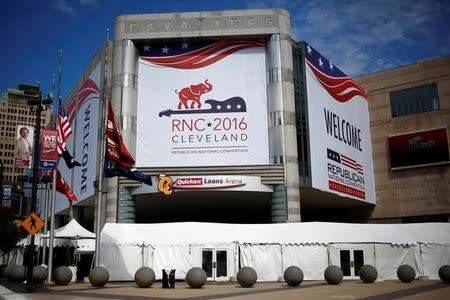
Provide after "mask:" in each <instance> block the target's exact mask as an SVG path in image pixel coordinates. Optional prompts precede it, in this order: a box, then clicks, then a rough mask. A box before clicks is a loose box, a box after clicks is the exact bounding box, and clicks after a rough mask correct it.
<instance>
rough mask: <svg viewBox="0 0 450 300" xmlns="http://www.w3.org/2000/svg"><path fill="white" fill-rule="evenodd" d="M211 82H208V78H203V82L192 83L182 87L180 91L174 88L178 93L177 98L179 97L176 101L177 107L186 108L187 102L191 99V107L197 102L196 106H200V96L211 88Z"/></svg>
mask: <svg viewBox="0 0 450 300" xmlns="http://www.w3.org/2000/svg"><path fill="white" fill-rule="evenodd" d="M212 87H213V86H212V84H210V83H208V79H206V80H205V83H203V82H202V83H199V84H193V85H191V86H188V87H185V88H182V89H181V91H180V92H178V91H177V90H175V93H177V94H178V98H180V102H178V109H182V108H185V109H188V108H189V106H188V102H189V101H191V107H190V108H194V106H195V104H197V108H201V107H202V103H201V102H200V96H201V95H203V94H205V93H208V92H210V91H211V90H212Z"/></svg>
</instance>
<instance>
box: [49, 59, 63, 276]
mask: <svg viewBox="0 0 450 300" xmlns="http://www.w3.org/2000/svg"><path fill="white" fill-rule="evenodd" d="M61 72H62V50H59V55H58V90H57V97H56V99H59V97H60V95H61ZM58 101H59V100H58ZM57 113H58V109H56V111H55V117H54V119H53V120H54V126H55V128H57V126H58V125H57V117H56V114H57ZM57 169H58V162H57V163H56V168H55V170H53V179H52V209H51V214H50V245H49V250H48V277H47V280H48V281H51V280H52V273H53V239H54V237H55V202H56V201H55V200H56V173H57V172H56V170H57Z"/></svg>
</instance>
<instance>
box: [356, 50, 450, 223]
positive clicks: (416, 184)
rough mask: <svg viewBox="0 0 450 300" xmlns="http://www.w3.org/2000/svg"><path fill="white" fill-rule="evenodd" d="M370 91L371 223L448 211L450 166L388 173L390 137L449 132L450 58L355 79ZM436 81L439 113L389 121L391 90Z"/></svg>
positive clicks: (449, 209)
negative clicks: (434, 130) (438, 130)
mask: <svg viewBox="0 0 450 300" xmlns="http://www.w3.org/2000/svg"><path fill="white" fill-rule="evenodd" d="M356 81H357V82H359V83H360V84H361V85H362V86H363V87H364V88H365V89H366V90H367V91H368V93H369V114H370V128H371V135H372V151H373V163H374V172H375V190H376V197H377V205H376V207H375V209H374V210H373V212H372V215H371V217H370V218H371V219H378V218H396V217H405V216H419V215H434V214H449V213H450V165H443V166H431V167H420V168H411V169H406V170H397V171H392V170H390V166H389V152H388V145H387V140H388V136H389V135H396V134H403V133H408V132H412V131H421V130H427V129H432V128H437V127H446V128H447V131H450V56H448V57H442V58H436V59H432V60H428V61H423V62H419V63H416V64H412V65H408V66H404V67H400V68H396V69H393V70H387V71H383V72H378V73H373V74H369V75H365V76H361V77H358V78H356ZM430 83H437V86H438V92H439V102H440V110H438V111H434V112H426V113H420V114H414V115H408V116H402V117H397V118H392V117H391V108H390V98H389V93H390V92H391V91H396V90H401V89H406V88H410V87H414V86H419V85H424V84H430Z"/></svg>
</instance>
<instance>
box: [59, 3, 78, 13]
mask: <svg viewBox="0 0 450 300" xmlns="http://www.w3.org/2000/svg"><path fill="white" fill-rule="evenodd" d="M56 9H57V10H59V11H60V12H62V13H65V14H68V15H73V14H74V13H75V10H74V8H73V6H71V5H70V4H69V3H68V2H67V0H58V1H57V2H56Z"/></svg>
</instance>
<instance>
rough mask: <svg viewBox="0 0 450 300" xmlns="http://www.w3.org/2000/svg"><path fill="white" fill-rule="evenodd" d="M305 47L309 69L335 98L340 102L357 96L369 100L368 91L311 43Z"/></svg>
mask: <svg viewBox="0 0 450 300" xmlns="http://www.w3.org/2000/svg"><path fill="white" fill-rule="evenodd" d="M305 47H306V52H305V61H306V65H307V66H308V69H309V70H310V71H311V73H312V74H313V76H314V77H315V78H316V80H317V81H318V82H319V83H320V85H322V87H323V88H324V89H325V90H327V92H328V93H329V94H330V95H331V96H332V97H333V98H334V99H336V100H337V101H339V102H347V101H349V100H350V99H352V98H353V97H355V96H361V97H363V98H365V99H366V100H367V97H368V96H367V92H366V90H364V89H363V88H362V87H361V86H360V85H359V84H357V83H356V82H355V81H353V80H352V79H351V78H350V77H348V76H347V75H345V74H344V73H343V72H342V71H341V70H339V68H338V67H336V66H335V65H333V63H332V62H331V61H329V60H328V59H326V58H325V57H323V56H322V55H321V54H320V53H319V52H317V50H315V49H314V48H313V47H311V45H309V44H307V43H305Z"/></svg>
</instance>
